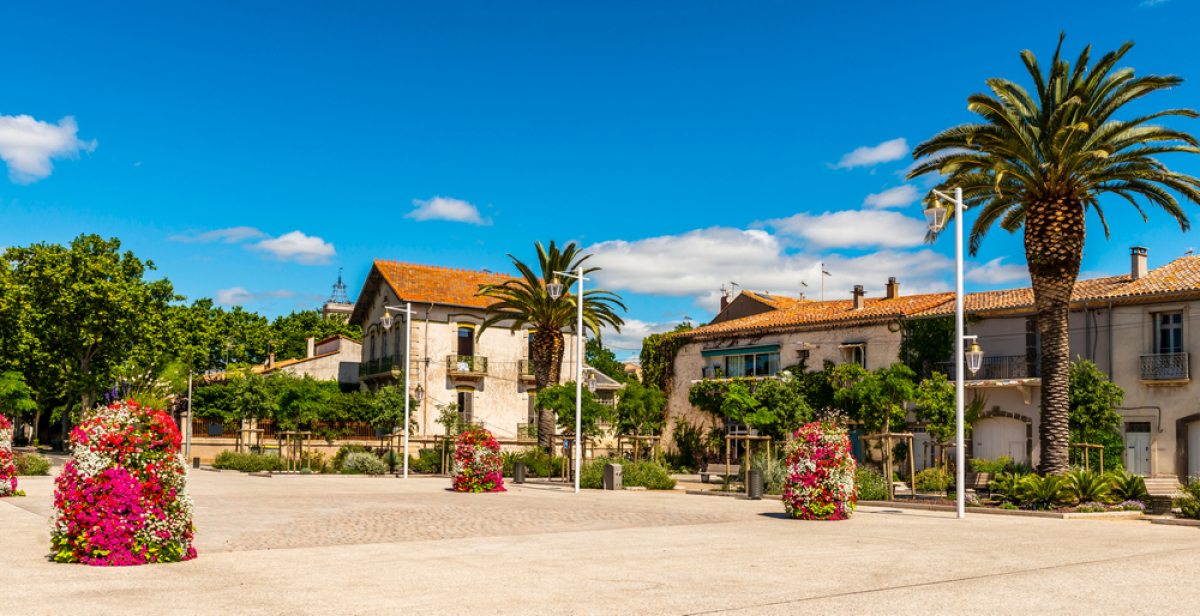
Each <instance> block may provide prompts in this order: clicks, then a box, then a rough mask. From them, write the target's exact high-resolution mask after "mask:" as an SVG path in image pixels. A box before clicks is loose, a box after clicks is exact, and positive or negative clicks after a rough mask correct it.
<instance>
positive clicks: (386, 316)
mask: <svg viewBox="0 0 1200 616" xmlns="http://www.w3.org/2000/svg"><path fill="white" fill-rule="evenodd" d="M388 310H395V311H398V312H399V313H400V314H403V315H404V478H405V479H408V432H409V429H408V413H409V409H408V384H409V380H408V371H409V368H410V367H411V364H412V362H410V361H408V353H409V351H411V350H412V344H411V343H410V342H409V336H411V335H412V326H411V325H410V323H411V320H412V315H413V311H412V302H405V303H404V307H403V308H401V307H399V306H384V307H383V318H382V319H380V320H379V323H380V324H381V325H383V329H384V330H389V329H391V328H392V315H391V313H389V312H388ZM384 340H387V339H386V338H385V339H384ZM417 395H418V396H420V397H421V398H424V397H425V390H423V389H421V386H420V385H418V386H417ZM419 401H420V400H419V399H418V402H419Z"/></svg>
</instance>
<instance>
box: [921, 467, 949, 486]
mask: <svg viewBox="0 0 1200 616" xmlns="http://www.w3.org/2000/svg"><path fill="white" fill-rule="evenodd" d="M952 479H953V478H952V477H951V476H950V473H947V472H946V471H944V470H942V469H940V468H927V469H925V470H923V471H920V472H918V473H917V477H916V480H915V481H913V484H914V485H915V486H916V489H917V490H918V491H920V492H945V491H946V488H947V487H948V486H949V485H950V481H951V480H952Z"/></svg>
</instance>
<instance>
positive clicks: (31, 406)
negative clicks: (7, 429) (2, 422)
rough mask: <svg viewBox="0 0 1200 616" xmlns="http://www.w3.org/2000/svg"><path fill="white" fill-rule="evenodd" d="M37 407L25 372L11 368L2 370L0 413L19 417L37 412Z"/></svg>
mask: <svg viewBox="0 0 1200 616" xmlns="http://www.w3.org/2000/svg"><path fill="white" fill-rule="evenodd" d="M37 408H38V406H37V403H36V402H34V401H33V391H32V390H31V389H29V386H28V385H26V384H25V376H24V375H23V374H21V373H20V372H16V371H11V370H10V371H5V372H0V414H3V415H5V416H6V417H8V418H9V419H18V418H22V417H27V416H29V415H30V414H33V413H35V412H36V411H37Z"/></svg>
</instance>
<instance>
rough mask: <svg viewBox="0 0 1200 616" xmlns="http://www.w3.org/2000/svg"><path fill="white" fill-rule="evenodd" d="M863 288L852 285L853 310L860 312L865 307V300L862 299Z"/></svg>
mask: <svg viewBox="0 0 1200 616" xmlns="http://www.w3.org/2000/svg"><path fill="white" fill-rule="evenodd" d="M863 295H865V293H864V292H863V286H862V285H861V284H856V285H854V309H855V310H862V309H863V307H864V306H866V305H867V300H866V299H865V298H864V297H863Z"/></svg>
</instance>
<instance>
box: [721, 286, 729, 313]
mask: <svg viewBox="0 0 1200 616" xmlns="http://www.w3.org/2000/svg"><path fill="white" fill-rule="evenodd" d="M728 306H729V291H726V290H725V289H721V311H722V312H724V310H725V308H726V307H728Z"/></svg>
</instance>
